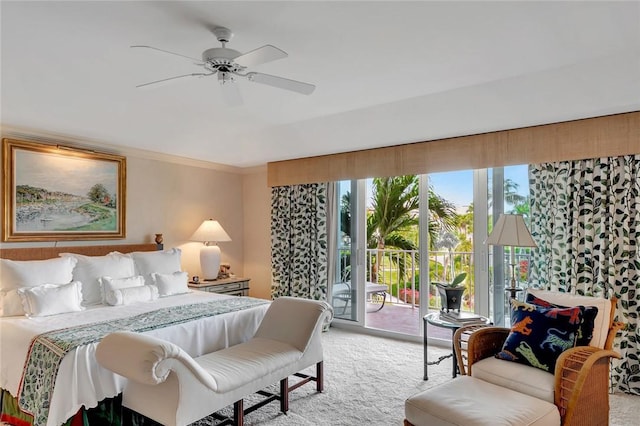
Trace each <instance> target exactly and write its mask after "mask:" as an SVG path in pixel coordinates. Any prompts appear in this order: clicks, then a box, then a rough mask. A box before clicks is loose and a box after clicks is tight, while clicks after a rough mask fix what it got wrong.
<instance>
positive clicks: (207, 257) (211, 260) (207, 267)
mask: <svg viewBox="0 0 640 426" xmlns="http://www.w3.org/2000/svg"><path fill="white" fill-rule="evenodd" d="M200 269H202V278H204V279H205V280H215V279H216V278H218V273H219V272H220V247H218V246H215V245H211V246H202V248H201V249H200Z"/></svg>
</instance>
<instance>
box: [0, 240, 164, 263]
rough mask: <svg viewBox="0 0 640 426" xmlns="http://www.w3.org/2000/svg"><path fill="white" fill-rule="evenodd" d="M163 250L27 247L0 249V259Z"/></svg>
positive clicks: (152, 245) (146, 246) (149, 247)
mask: <svg viewBox="0 0 640 426" xmlns="http://www.w3.org/2000/svg"><path fill="white" fill-rule="evenodd" d="M155 250H162V244H156V243H145V244H111V245H102V246H71V247H69V246H66V247H27V248H0V258H3V259H11V260H43V259H51V258H54V257H58V256H59V254H60V253H77V254H84V255H86V256H104V255H106V254H108V253H111V252H112V251H119V252H120V253H130V252H133V251H155Z"/></svg>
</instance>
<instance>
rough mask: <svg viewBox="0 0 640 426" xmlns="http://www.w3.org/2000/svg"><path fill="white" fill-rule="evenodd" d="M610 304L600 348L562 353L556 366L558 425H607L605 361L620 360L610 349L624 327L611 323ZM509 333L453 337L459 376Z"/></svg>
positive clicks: (489, 330) (470, 331) (464, 331)
mask: <svg viewBox="0 0 640 426" xmlns="http://www.w3.org/2000/svg"><path fill="white" fill-rule="evenodd" d="M610 303H611V309H610V310H609V311H610V313H609V315H608V318H605V319H604V320H605V321H604V322H603V332H604V331H606V339H604V337H603V338H602V339H601V340H600V342H603V341H604V344H601V345H598V346H602V347H597V346H578V347H573V348H571V349H568V350H566V351H564V352H563V353H562V354H561V355H560V357H559V358H558V361H557V363H556V368H555V373H554V376H555V381H554V383H555V384H554V386H555V387H554V389H553V397H554V401H553V402H554V404H555V405H556V406H557V407H558V410H559V411H560V417H561V419H562V425H565V426H568V425H606V424H608V422H609V393H608V387H609V361H610V358H620V355H619V354H618V353H617V352H615V351H613V350H612V346H613V339H614V338H615V336H616V334H617V332H618V331H619V330H620V329H621V328H622V327H623V326H624V324H622V323H620V322H614V321H613V319H614V313H615V303H616V301H615V299H614V300H611V301H610ZM604 327H606V328H604ZM509 331H510V330H509V328H504V327H494V326H485V327H478V326H469V327H461V328H460V329H458V330H457V331H456V333H455V335H454V350H455V354H456V357H457V362H458V367H459V369H460V374H462V375H471V376H473V366H474V364H475V363H478V362H479V361H481V360H483V359H485V358H488V357H493V355H495V354H496V353H497V352H499V351H500V350H501V348H502V345H503V343H504V341H505V340H506V338H507V336H508V335H509ZM594 340H595V339H594ZM591 344H593V340H592V343H591ZM502 362H509V361H502ZM523 367H524V368H533V367H529V366H523ZM545 374H548V373H545Z"/></svg>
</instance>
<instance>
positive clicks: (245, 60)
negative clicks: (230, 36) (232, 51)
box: [233, 44, 289, 67]
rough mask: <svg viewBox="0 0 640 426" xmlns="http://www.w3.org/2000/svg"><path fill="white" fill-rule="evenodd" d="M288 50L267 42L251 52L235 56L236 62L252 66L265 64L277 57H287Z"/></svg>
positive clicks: (244, 65)
mask: <svg viewBox="0 0 640 426" xmlns="http://www.w3.org/2000/svg"><path fill="white" fill-rule="evenodd" d="M287 56H289V55H287V52H285V51H284V50H280V49H278V48H277V47H275V46H272V45H270V44H267V45H266V46H262V47H258V48H257V49H254V50H252V51H250V52H247V53H245V54H244V55H240V56H238V57H237V58H234V60H233V61H234V62H235V63H236V64H238V65H242V66H243V67H252V66H254V65H260V64H264V63H265V62H271V61H275V60H277V59H282V58H286V57H287Z"/></svg>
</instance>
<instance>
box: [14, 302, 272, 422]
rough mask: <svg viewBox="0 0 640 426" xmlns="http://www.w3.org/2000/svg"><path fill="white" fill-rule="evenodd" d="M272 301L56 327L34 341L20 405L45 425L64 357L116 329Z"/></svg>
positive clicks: (211, 304) (148, 326) (158, 324)
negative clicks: (56, 328) (61, 327)
mask: <svg viewBox="0 0 640 426" xmlns="http://www.w3.org/2000/svg"><path fill="white" fill-rule="evenodd" d="M265 303H269V302H268V301H266V300H263V299H255V298H251V297H238V298H229V299H223V300H214V301H211V302H206V303H196V304H190V305H182V306H173V307H167V308H162V309H157V310H155V311H151V312H146V313H144V314H140V315H135V316H132V317H128V318H121V319H116V320H111V321H103V322H98V323H93V324H85V325H81V326H77V327H70V328H65V329H61V330H54V331H50V332H47V333H43V334H40V335H38V336H36V337H35V338H34V339H33V341H32V342H31V346H30V348H29V353H28V356H27V359H26V361H25V365H24V370H23V373H22V380H21V382H20V388H19V391H18V401H19V405H20V408H21V409H22V410H24V411H25V412H27V413H29V414H31V415H33V418H34V422H33V423H34V426H40V425H45V424H46V423H47V416H48V413H49V404H50V401H51V395H52V393H53V387H54V385H55V381H56V376H57V374H58V368H59V367H60V363H61V362H62V358H64V356H65V355H66V354H67V353H68V352H70V351H72V350H73V349H75V348H77V347H78V346H82V345H87V344H90V343H94V342H97V341H99V340H101V339H102V338H103V337H104V336H106V335H107V334H109V333H112V332H114V331H133V332H138V333H141V332H145V331H149V330H154V329H157V328H162V327H168V326H172V325H176V324H181V323H184V322H188V321H192V320H197V319H200V318H204V317H209V316H213V315H220V314H226V313H229V312H234V311H239V310H242V309H249V308H253V307H255V306H259V305H263V304H265Z"/></svg>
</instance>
